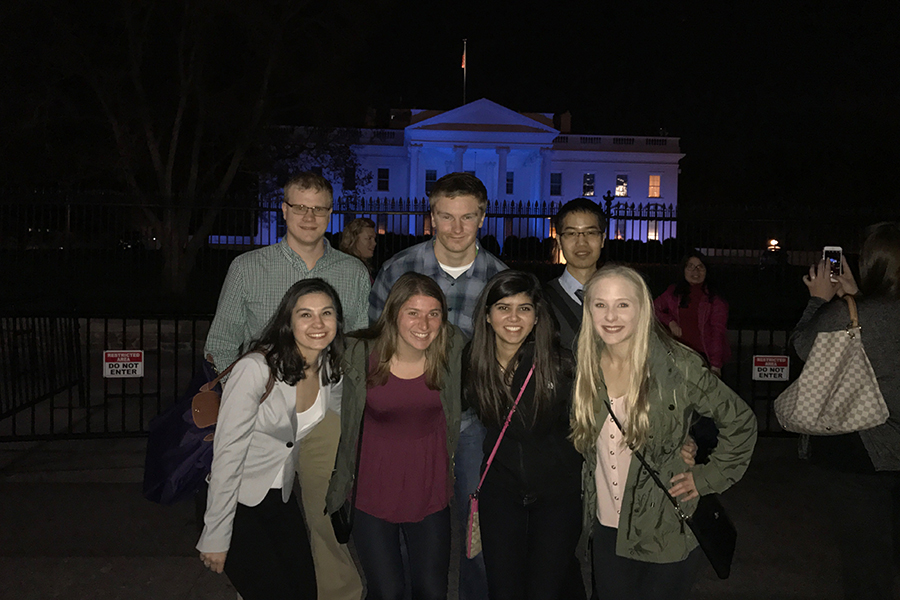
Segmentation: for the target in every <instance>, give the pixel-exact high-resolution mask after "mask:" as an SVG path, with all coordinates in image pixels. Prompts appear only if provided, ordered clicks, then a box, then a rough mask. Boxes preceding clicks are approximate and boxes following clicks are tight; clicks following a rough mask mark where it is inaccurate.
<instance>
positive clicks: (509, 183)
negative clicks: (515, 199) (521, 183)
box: [506, 171, 516, 194]
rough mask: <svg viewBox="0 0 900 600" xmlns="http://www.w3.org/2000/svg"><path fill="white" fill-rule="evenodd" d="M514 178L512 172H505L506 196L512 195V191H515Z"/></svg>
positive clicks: (514, 175)
mask: <svg viewBox="0 0 900 600" xmlns="http://www.w3.org/2000/svg"><path fill="white" fill-rule="evenodd" d="M515 177H516V174H515V173H513V172H512V171H507V172H506V193H507V194H512V193H513V189H515V185H514V182H515Z"/></svg>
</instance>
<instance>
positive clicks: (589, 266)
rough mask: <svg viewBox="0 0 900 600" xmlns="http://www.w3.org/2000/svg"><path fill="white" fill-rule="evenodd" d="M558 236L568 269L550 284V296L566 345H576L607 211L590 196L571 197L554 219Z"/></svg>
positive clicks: (603, 239)
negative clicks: (586, 285) (586, 287)
mask: <svg viewBox="0 0 900 600" xmlns="http://www.w3.org/2000/svg"><path fill="white" fill-rule="evenodd" d="M554 226H555V227H556V239H557V241H558V242H559V246H560V248H561V249H562V254H563V257H564V258H565V260H566V270H565V271H563V274H562V275H560V276H559V277H558V278H556V279H553V280H551V281H550V282H549V283H547V285H546V288H545V289H546V293H547V298H548V300H549V301H550V306H551V307H552V308H553V313H554V314H555V315H556V320H557V321H559V336H560V340H561V341H562V344H563V346H565V347H566V348H572V349H574V343H575V336H576V335H577V334H578V330H579V329H580V328H581V315H582V298H583V296H584V293H583V291H582V289H583V288H584V284H585V283H587V280H588V279H590V278H591V275H593V274H594V272H595V271H596V270H597V268H598V267H597V263H598V261H599V260H600V251H601V250H603V243H604V242H605V241H606V215H604V214H603V210H601V208H600V207H599V206H598V205H597V203H596V202H594V201H592V200H588V199H587V198H575V199H574V200H569V201H568V202H566V203H565V204H563V205H562V206H561V207H560V208H559V212H558V213H556V217H555V219H554Z"/></svg>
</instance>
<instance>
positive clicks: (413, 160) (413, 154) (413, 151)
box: [409, 144, 424, 199]
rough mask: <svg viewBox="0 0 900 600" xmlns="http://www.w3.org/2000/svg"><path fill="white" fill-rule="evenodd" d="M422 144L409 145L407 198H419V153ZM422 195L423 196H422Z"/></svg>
mask: <svg viewBox="0 0 900 600" xmlns="http://www.w3.org/2000/svg"><path fill="white" fill-rule="evenodd" d="M421 150H422V144H410V145H409V198H410V199H413V198H418V197H419V152H420V151H421ZM423 195H424V194H423Z"/></svg>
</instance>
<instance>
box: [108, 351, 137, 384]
mask: <svg viewBox="0 0 900 600" xmlns="http://www.w3.org/2000/svg"><path fill="white" fill-rule="evenodd" d="M103 376H104V377H113V378H116V377H118V378H121V377H143V376H144V351H143V350H105V351H104V352H103Z"/></svg>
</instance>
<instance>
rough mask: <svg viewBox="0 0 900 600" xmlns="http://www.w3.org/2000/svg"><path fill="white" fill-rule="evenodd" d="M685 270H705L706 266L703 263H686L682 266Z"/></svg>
mask: <svg viewBox="0 0 900 600" xmlns="http://www.w3.org/2000/svg"><path fill="white" fill-rule="evenodd" d="M684 270H685V271H705V270H706V267H704V266H703V265H686V266H685V267H684Z"/></svg>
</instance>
